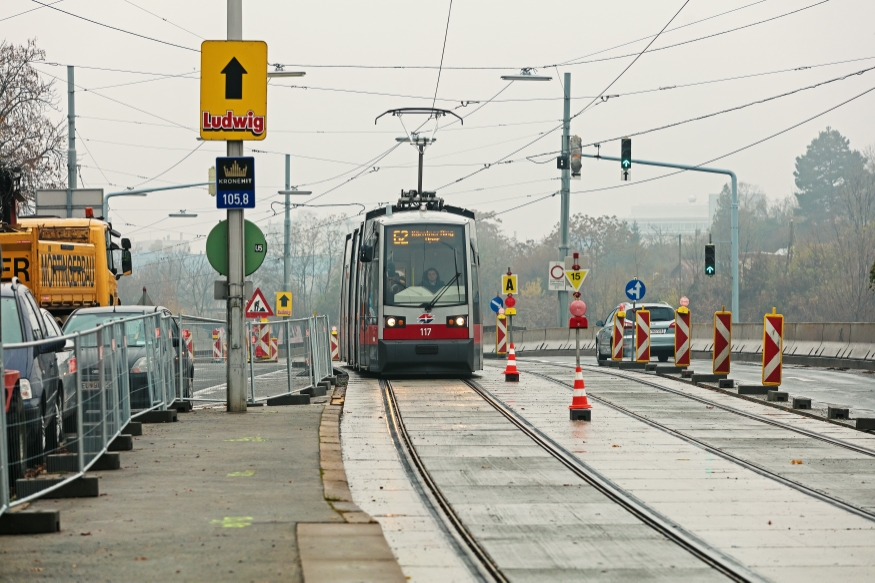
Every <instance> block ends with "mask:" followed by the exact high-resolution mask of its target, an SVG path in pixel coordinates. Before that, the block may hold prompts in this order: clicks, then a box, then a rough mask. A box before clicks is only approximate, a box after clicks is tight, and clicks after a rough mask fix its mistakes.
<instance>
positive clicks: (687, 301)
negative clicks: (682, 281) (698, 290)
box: [678, 296, 690, 308]
mask: <svg viewBox="0 0 875 583" xmlns="http://www.w3.org/2000/svg"><path fill="white" fill-rule="evenodd" d="M678 303H679V304H680V305H682V306H683V307H685V308H686V307H687V306H689V305H690V298H688V297H687V296H684V297H682V298H681V301H680V302H678Z"/></svg>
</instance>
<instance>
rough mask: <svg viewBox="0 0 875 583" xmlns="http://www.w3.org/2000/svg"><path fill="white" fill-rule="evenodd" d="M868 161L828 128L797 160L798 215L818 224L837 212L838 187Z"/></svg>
mask: <svg viewBox="0 0 875 583" xmlns="http://www.w3.org/2000/svg"><path fill="white" fill-rule="evenodd" d="M865 164H866V158H865V157H864V156H863V155H862V154H860V152H858V151H856V150H851V149H850V147H849V142H848V139H847V138H845V137H844V136H843V135H842V134H841V133H839V131H838V130H834V129H832V128H830V127H827V128H826V130H825V131H822V132H820V134H819V135H818V136H817V137H816V138H815V139H813V140H812V141H811V143H810V144H808V148H807V149H806V151H805V154H803V155H802V156H798V157H797V158H796V170H795V171H794V172H793V176H794V177H795V178H796V188H797V189H798V190H799V192H797V193H796V200H797V202H798V203H799V211H798V212H799V215H800V216H801V217H803V218H805V219H807V220H809V221H812V222H814V223H818V222H820V221H822V220H823V219H824V218H825V217H828V216H830V215H831V214H832V213H833V212H834V211H835V198H836V193H837V190H838V188H839V187H841V185H842V184H843V183H844V182H845V181H846V180H847V178H848V177H850V176H854V175H856V174H857V173H859V172H860V171H862V170H863V167H864V166H865Z"/></svg>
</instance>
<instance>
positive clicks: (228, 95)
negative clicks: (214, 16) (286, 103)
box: [200, 40, 267, 140]
mask: <svg viewBox="0 0 875 583" xmlns="http://www.w3.org/2000/svg"><path fill="white" fill-rule="evenodd" d="M200 116H201V120H200V127H201V138H203V139H204V140H263V139H264V138H265V136H266V135H267V121H266V120H267V43H265V42H264V41H225V40H207V41H204V42H203V43H201V110H200Z"/></svg>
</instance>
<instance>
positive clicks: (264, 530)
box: [0, 404, 397, 583]
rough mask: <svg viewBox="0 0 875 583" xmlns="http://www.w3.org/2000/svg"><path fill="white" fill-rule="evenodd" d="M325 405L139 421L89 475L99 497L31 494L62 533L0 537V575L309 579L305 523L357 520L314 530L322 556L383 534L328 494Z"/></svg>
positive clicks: (202, 412)
mask: <svg viewBox="0 0 875 583" xmlns="http://www.w3.org/2000/svg"><path fill="white" fill-rule="evenodd" d="M325 409H326V405H325V404H312V405H305V406H290V407H253V408H250V409H249V411H248V412H247V413H246V414H245V415H244V414H241V415H231V414H227V413H225V412H224V410H222V409H201V410H195V411H193V412H191V413H187V414H180V416H179V421H178V422H177V423H169V424H160V425H143V435H142V436H141V437H135V438H134V449H133V451H130V452H123V453H122V454H121V455H122V457H121V462H122V469H121V470H117V471H113V472H97V473H94V474H93V475H96V476H99V477H100V496H99V497H97V498H79V499H62V500H39V501H37V502H36V503H34V505H33V508H36V509H40V508H52V509H59V510H60V511H61V532H60V533H55V534H48V535H33V536H5V537H2V538H0V580H2V581H10V582H11V581H210V582H211V583H215V582H218V581H302V580H303V576H302V568H301V560H300V556H299V544H298V537H297V534H296V532H297V530H298V528H299V526H298V523H337V524H338V525H346V526H348V527H351V529H348V530H347V531H346V535H344V534H343V528H342V527H340V526H337V527H332V526H331V525H330V524H327V525H325V526H324V527H321V528H322V530H321V531H319V529H318V528H317V530H316V531H315V533H314V534H313V535H311V536H317V537H319V536H322V538H320V539H319V541H317V542H320V543H324V544H319V545H314V542H313V539H312V538H310V539H309V540H306V541H302V546H301V548H303V549H305V554H308V555H313V554H314V549H316V551H317V552H316V553H315V554H316V558H317V560H318V558H319V557H318V555H319V552H318V549H319V548H320V547H324V546H326V545H331V543H332V541H333V542H334V543H335V545H336V544H337V541H338V538H337V537H338V536H339V537H340V539H347V540H355V539H356V537H357V536H358V537H359V539H360V538H361V536H360V535H359V533H361V535H364V536H366V537H368V540H371V541H373V540H374V539H375V535H377V536H378V537H379V539H380V540H379V541H376V542H377V543H379V542H381V541H382V533H381V532H379V530H378V531H377V532H376V533H375V532H374V530H373V528H371V529H370V530H368V531H367V532H364V531H362V530H361V529H362V528H363V527H373V526H376V527H377V529H379V526H378V525H372V524H364V525H353V524H347V522H346V521H345V520H344V517H343V515H342V514H341V513H339V512H337V511H335V510H334V509H333V508H332V507H331V506H330V505H329V504H328V503H327V502H326V501H325V498H324V497H323V484H322V479H321V477H320V451H319V450H320V435H319V434H320V431H319V427H320V421H321V418H322V413H323V410H325ZM329 409H338V410H339V408H338V407H329ZM326 412H327V411H326ZM365 518H366V519H369V517H367V516H366V515H365ZM317 526H318V525H317ZM301 527H304V525H301ZM307 528H309V529H310V530H313V526H308V527H304V528H303V530H302V532H303V533H304V535H306V534H307V533H308V532H310V531H308V530H307ZM326 528H327V529H328V530H327V531H326ZM356 528H358V529H359V530H355V529H356ZM338 529H340V530H339V531H338ZM326 532H334V538H325V537H324V534H325V533H326ZM320 533H321V535H320ZM304 535H302V536H304ZM355 544H357V543H355ZM382 544H384V545H385V542H384V541H382ZM340 546H341V547H345V546H347V545H345V544H342V543H341V544H340ZM387 549H388V547H387ZM336 551H337V549H335V552H336ZM388 559H389V560H390V561H393V559H392V557H391V554H390V556H389V557H388ZM334 560H335V561H336V562H341V563H342V561H343V557H342V556H341V557H336V558H335V559H334ZM384 560H385V558H384ZM393 562H394V561H393ZM305 563H306V557H305ZM306 568H307V567H306V564H305V570H306ZM396 568H397V567H396ZM309 579H310V580H316V579H320V577H309Z"/></svg>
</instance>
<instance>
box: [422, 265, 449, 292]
mask: <svg viewBox="0 0 875 583" xmlns="http://www.w3.org/2000/svg"><path fill="white" fill-rule="evenodd" d="M422 287H424V288H425V289H427V290H428V291H430V292H431V293H433V294H434V293H437V292H438V291H440V289H441V288H442V287H444V282H443V281H441V276H440V274H439V273H438V270H437V269H435V268H434V267H429V268H428V269H427V270H426V272H425V275H423V276H422Z"/></svg>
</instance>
